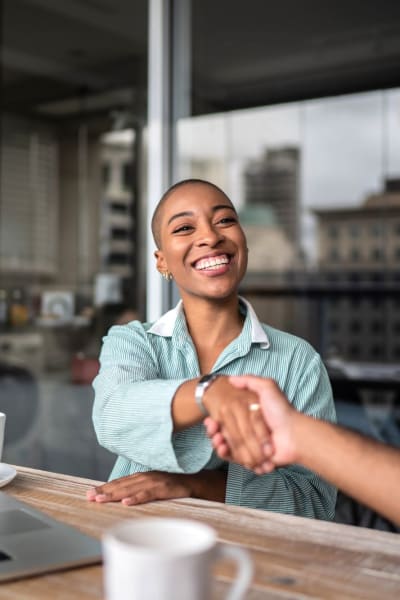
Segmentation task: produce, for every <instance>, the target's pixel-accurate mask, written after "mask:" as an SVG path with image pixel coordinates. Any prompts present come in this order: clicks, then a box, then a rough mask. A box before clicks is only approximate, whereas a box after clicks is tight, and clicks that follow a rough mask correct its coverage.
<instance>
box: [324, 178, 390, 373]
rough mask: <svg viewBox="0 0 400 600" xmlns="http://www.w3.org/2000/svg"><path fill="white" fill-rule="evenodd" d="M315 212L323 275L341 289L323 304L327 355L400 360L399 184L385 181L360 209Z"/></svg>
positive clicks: (353, 358)
mask: <svg viewBox="0 0 400 600" xmlns="http://www.w3.org/2000/svg"><path fill="white" fill-rule="evenodd" d="M314 214H315V215H316V217H317V222H318V267H319V270H320V271H319V272H320V275H321V276H322V278H324V279H325V280H326V281H328V282H330V285H331V286H332V287H333V288H334V287H335V286H336V288H337V290H340V289H341V290H342V291H341V293H338V294H332V295H331V297H329V298H328V299H326V300H325V301H324V310H323V313H322V314H323V323H322V325H321V326H322V328H323V336H322V337H323V339H324V347H325V348H324V350H325V353H326V354H327V355H329V354H332V355H337V356H340V357H341V358H344V359H348V360H361V361H379V362H390V361H398V359H399V358H400V342H399V333H400V297H397V296H396V295H394V293H393V292H395V291H396V289H397V287H398V284H399V275H400V180H395V179H392V180H387V181H386V183H385V189H384V191H383V192H382V193H378V194H373V195H370V196H369V197H367V199H366V200H365V202H364V203H363V204H362V205H361V206H360V207H356V208H351V209H349V208H346V209H345V208H343V209H336V208H335V209H329V210H315V211H314ZM388 292H390V294H389V293H388Z"/></svg>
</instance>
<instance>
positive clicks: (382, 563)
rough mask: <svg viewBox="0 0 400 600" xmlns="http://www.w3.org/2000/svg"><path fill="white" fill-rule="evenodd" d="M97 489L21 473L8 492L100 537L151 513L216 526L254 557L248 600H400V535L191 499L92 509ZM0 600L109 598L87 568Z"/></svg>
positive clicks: (19, 585) (221, 591) (223, 583)
mask: <svg viewBox="0 0 400 600" xmlns="http://www.w3.org/2000/svg"><path fill="white" fill-rule="evenodd" d="M94 484H95V482H93V481H91V480H87V479H80V478H76V477H70V476H67V475H60V474H55V473H48V472H45V471H36V470H33V469H27V468H18V476H17V477H16V479H14V481H13V482H12V483H10V484H9V485H8V487H6V488H5V489H4V491H6V492H7V493H9V494H11V495H13V496H15V497H16V498H19V499H20V500H23V501H25V502H27V503H28V504H31V505H32V506H34V507H36V508H38V509H40V510H42V511H43V512H45V513H47V514H49V515H51V516H53V517H55V518H57V519H59V520H60V521H64V522H65V523H69V524H71V525H74V526H75V527H77V528H78V529H80V530H81V531H83V532H85V533H87V534H89V535H93V536H95V537H100V536H101V534H102V532H103V531H104V530H105V529H106V528H108V527H109V526H111V525H112V524H113V523H115V522H116V521H120V520H121V519H126V518H136V517H143V516H150V515H151V516H160V517H161V516H162V517H165V516H170V517H186V518H191V519H197V520H200V521H203V522H206V523H208V524H210V525H212V526H213V527H215V529H216V530H217V531H218V534H219V538H220V539H221V540H222V541H224V542H228V543H232V544H240V545H242V546H244V547H246V548H248V550H249V551H250V552H251V555H252V557H253V560H254V563H255V577H254V581H253V585H252V588H251V590H250V591H249V593H248V595H247V598H248V600H259V599H261V598H263V599H270V600H274V599H276V600H278V599H279V600H282V599H285V598H291V599H298V600H300V599H302V600H304V599H307V598H324V599H329V598H331V599H334V600H344V599H346V598H360V599H361V598H362V599H363V600H368V599H372V598H377V599H379V600H381V599H383V598H384V599H385V600H388V599H390V598H393V599H396V600H398V599H399V598H400V536H398V535H396V534H392V533H385V532H377V531H371V530H367V529H361V528H356V527H349V526H347V525H337V524H334V523H326V522H323V521H314V520H310V519H303V518H299V517H289V516H286V515H280V514H273V513H268V512H263V511H258V510H251V509H244V508H238V507H230V506H225V505H222V504H218V503H214V502H205V501H201V500H192V499H184V500H173V501H164V502H154V503H151V504H147V505H143V506H139V507H129V508H128V507H124V506H122V505H120V504H103V505H100V504H93V503H89V502H87V501H86V499H85V492H86V490H87V489H88V487H90V486H92V485H94ZM231 575H232V571H231V567H230V565H227V564H224V565H221V566H219V567H218V568H217V569H216V576H217V584H216V587H215V596H214V598H215V599H218V600H219V599H222V598H224V597H225V591H226V587H227V582H228V581H229V579H230V577H231ZM0 598H1V600H25V599H29V600H46V599H52V600H53V599H56V600H64V599H76V600H88V599H94V598H102V568H101V566H100V565H98V566H91V567H82V568H77V569H72V570H69V571H64V572H58V573H52V574H48V575H43V576H37V577H31V578H28V579H24V580H20V581H15V582H10V583H4V584H2V585H1V586H0ZM143 600H145V599H143ZM188 600H190V598H188Z"/></svg>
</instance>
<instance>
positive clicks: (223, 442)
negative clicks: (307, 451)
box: [204, 375, 305, 475]
mask: <svg viewBox="0 0 400 600" xmlns="http://www.w3.org/2000/svg"><path fill="white" fill-rule="evenodd" d="M221 379H222V380H225V382H224V383H223V382H222V381H221V384H220V382H219V381H218V380H215V383H213V385H212V388H211V389H210V392H211V391H212V395H213V399H211V398H210V400H208V399H207V397H205V399H204V404H205V407H206V408H207V410H208V412H209V414H210V416H208V417H206V419H205V420H204V425H205V427H206V430H207V434H208V436H209V437H210V439H211V442H212V444H213V447H214V449H215V451H216V453H217V454H218V456H219V457H220V458H222V459H224V460H229V461H232V462H237V463H240V464H242V465H243V466H245V467H246V468H248V469H251V470H253V471H254V472H255V473H257V474H259V475H260V474H263V473H269V472H271V471H273V470H274V469H275V468H276V467H279V466H283V465H286V464H290V463H293V462H298V461H299V458H300V455H299V452H298V450H299V449H300V446H301V445H300V444H298V439H297V435H296V433H297V427H296V426H297V421H298V419H299V418H301V416H305V415H302V414H301V413H298V412H297V411H296V410H295V409H294V408H293V407H292V406H291V404H290V403H289V402H288V400H287V398H286V396H285V395H284V394H283V392H282V391H281V390H280V388H279V387H278V385H277V384H276V382H275V381H274V380H272V379H265V378H262V377H254V376H251V375H248V376H242V377H229V378H226V377H222V378H221ZM226 384H228V385H229V386H233V389H232V388H231V389H230V390H229V389H226V390H223V387H222V386H224V385H226ZM218 387H220V388H221V389H220V390H218ZM232 392H233V393H232ZM221 394H223V395H224V396H225V398H226V397H229V403H228V404H226V403H224V402H221V403H218V402H215V400H214V399H215V397H216V396H217V395H219V396H221ZM210 396H211V394H210ZM216 405H217V406H218V409H217V411H216V410H215V407H216ZM239 405H240V406H241V410H242V412H241V413H240V412H239V410H238V408H237V407H238V406H239Z"/></svg>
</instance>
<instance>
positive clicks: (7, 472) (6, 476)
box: [0, 463, 17, 487]
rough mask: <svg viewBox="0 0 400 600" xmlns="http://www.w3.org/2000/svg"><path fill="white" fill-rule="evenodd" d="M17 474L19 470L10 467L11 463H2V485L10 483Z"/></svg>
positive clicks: (0, 468)
mask: <svg viewBox="0 0 400 600" xmlns="http://www.w3.org/2000/svg"><path fill="white" fill-rule="evenodd" d="M16 474H17V471H16V470H15V469H14V467H10V465H6V463H0V487H3V486H5V485H7V483H10V481H12V480H13V479H14V477H15V476H16Z"/></svg>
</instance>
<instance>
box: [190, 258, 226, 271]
mask: <svg viewBox="0 0 400 600" xmlns="http://www.w3.org/2000/svg"><path fill="white" fill-rule="evenodd" d="M228 263H229V258H228V257H227V256H217V257H216V258H206V259H204V260H199V262H198V263H197V264H196V265H195V268H196V269H197V270H199V271H201V270H202V269H211V270H215V269H218V267H220V266H221V265H227V264H228Z"/></svg>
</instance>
